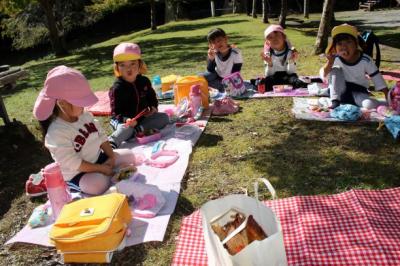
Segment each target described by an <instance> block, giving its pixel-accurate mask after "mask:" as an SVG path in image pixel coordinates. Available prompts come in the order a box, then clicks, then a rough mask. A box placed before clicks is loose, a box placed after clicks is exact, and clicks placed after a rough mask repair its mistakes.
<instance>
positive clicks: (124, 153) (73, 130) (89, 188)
mask: <svg viewBox="0 0 400 266" xmlns="http://www.w3.org/2000/svg"><path fill="white" fill-rule="evenodd" d="M97 101H98V99H97V97H96V96H95V95H94V93H93V92H92V90H91V89H90V86H89V83H88V81H87V80H86V78H85V77H84V76H83V75H82V74H81V73H80V72H79V71H77V70H75V69H72V68H69V67H66V66H57V67H55V68H53V69H51V70H50V71H49V72H48V74H47V77H46V80H45V82H44V87H43V89H42V90H41V92H40V93H39V96H38V97H37V99H36V102H35V106H34V109H33V114H34V116H35V117H36V118H37V119H38V120H39V123H40V125H41V127H42V133H43V136H44V142H45V146H46V148H47V149H48V150H49V151H50V154H51V156H52V158H53V159H54V161H55V162H57V163H58V164H59V165H60V168H61V172H62V175H63V178H64V180H65V181H66V182H67V184H68V185H69V186H70V188H72V189H74V190H76V191H81V192H84V193H86V194H90V195H98V194H101V193H103V192H105V191H106V190H107V189H108V187H109V185H110V177H111V176H112V175H113V174H114V172H113V169H114V167H118V166H120V165H122V164H128V163H134V162H135V157H134V154H133V153H132V152H131V151H130V150H127V149H126V150H122V149H121V150H115V151H113V150H112V148H111V146H110V143H109V142H108V140H107V136H106V135H105V134H104V132H103V130H102V128H101V126H100V125H99V123H98V122H97V121H96V120H95V119H94V118H93V116H92V115H91V114H90V113H89V112H85V111H84V107H87V106H90V105H93V104H94V103H96V102H97Z"/></svg>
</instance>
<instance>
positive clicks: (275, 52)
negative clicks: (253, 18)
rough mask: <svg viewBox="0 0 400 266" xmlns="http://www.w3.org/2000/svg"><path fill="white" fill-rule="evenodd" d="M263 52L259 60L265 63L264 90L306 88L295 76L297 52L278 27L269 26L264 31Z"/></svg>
mask: <svg viewBox="0 0 400 266" xmlns="http://www.w3.org/2000/svg"><path fill="white" fill-rule="evenodd" d="M264 38H265V42H264V50H263V51H262V53H261V58H262V59H263V60H264V63H265V81H264V82H265V90H266V91H272V90H273V85H283V84H288V85H292V86H293V88H302V87H307V84H306V83H305V82H303V81H302V80H300V79H299V77H298V76H297V74H296V60H297V58H298V52H297V51H296V50H295V49H294V47H293V46H292V45H291V44H290V42H289V40H288V39H287V37H286V34H285V31H284V30H283V28H282V27H281V26H280V25H270V26H269V27H268V28H267V29H266V30H265V31H264Z"/></svg>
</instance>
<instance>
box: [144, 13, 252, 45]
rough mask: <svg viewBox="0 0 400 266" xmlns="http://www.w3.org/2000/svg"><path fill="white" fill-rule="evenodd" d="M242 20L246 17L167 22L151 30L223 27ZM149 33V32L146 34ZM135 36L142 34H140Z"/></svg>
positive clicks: (204, 39) (174, 30)
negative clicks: (195, 21)
mask: <svg viewBox="0 0 400 266" xmlns="http://www.w3.org/2000/svg"><path fill="white" fill-rule="evenodd" d="M242 22H248V20H246V19H238V18H231V17H227V18H224V19H216V20H215V21H208V22H202V23H190V24H185V23H179V24H168V25H166V26H163V27H160V28H158V29H157V30H155V31H153V32H154V33H168V32H178V31H193V30H199V29H210V30H211V29H212V28H216V27H218V28H223V26H224V25H230V24H240V23H242ZM146 35H149V34H146ZM137 36H142V35H141V34H139V35H137ZM202 41H203V42H207V38H206V36H204V37H203V38H202Z"/></svg>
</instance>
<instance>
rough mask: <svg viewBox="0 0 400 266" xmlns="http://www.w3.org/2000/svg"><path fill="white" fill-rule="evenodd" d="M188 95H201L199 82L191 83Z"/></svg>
mask: <svg viewBox="0 0 400 266" xmlns="http://www.w3.org/2000/svg"><path fill="white" fill-rule="evenodd" d="M189 95H190V96H197V95H201V90H200V85H199V84H195V85H192V86H191V87H190V94H189Z"/></svg>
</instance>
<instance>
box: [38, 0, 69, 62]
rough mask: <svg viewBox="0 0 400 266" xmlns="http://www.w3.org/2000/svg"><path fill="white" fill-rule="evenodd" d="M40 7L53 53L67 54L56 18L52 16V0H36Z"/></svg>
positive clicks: (58, 54)
mask: <svg viewBox="0 0 400 266" xmlns="http://www.w3.org/2000/svg"><path fill="white" fill-rule="evenodd" d="M38 2H39V4H40V6H41V7H42V9H43V11H44V13H45V15H46V20H47V25H46V26H47V29H48V30H49V36H50V42H51V46H52V48H53V51H54V53H55V54H56V55H57V56H62V55H66V54H68V51H67V49H66V48H65V44H64V42H63V36H62V35H63V34H62V29H59V28H58V27H57V23H56V19H55V16H54V9H53V8H54V0H38Z"/></svg>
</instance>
